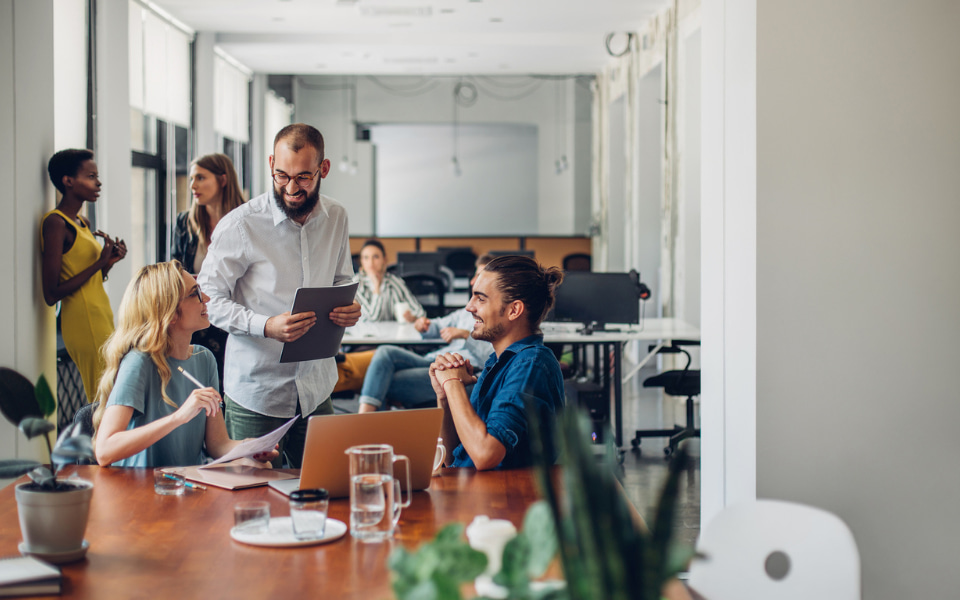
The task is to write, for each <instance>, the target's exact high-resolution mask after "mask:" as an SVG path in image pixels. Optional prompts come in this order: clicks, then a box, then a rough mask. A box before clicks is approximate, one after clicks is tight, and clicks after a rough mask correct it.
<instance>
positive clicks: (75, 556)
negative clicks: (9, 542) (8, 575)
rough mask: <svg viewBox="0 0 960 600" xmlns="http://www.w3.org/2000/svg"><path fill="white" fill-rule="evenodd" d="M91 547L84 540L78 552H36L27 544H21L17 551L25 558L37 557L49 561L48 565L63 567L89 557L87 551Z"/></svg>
mask: <svg viewBox="0 0 960 600" xmlns="http://www.w3.org/2000/svg"><path fill="white" fill-rule="evenodd" d="M89 547H90V542H88V541H87V540H83V543H82V544H81V545H80V547H79V548H77V549H76V550H68V551H66V552H34V551H33V550H31V549H30V548H29V547H28V546H27V543H26V542H20V545H19V546H17V550H19V551H20V554H22V555H24V556H35V557H37V558H41V559H43V560H45V561H47V562H48V563H52V564H55V565H62V564H66V563H71V562H74V561H78V560H80V559H81V558H83V557H84V556H86V555H87V549H88V548H89Z"/></svg>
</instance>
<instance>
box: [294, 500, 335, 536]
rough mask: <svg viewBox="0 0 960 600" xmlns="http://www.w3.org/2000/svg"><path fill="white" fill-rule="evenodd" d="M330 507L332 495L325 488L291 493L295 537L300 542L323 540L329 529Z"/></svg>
mask: <svg viewBox="0 0 960 600" xmlns="http://www.w3.org/2000/svg"><path fill="white" fill-rule="evenodd" d="M329 507H330V494H328V493H327V490H325V489H323V488H317V489H312V490H295V491H293V492H291V493H290V520H291V521H292V522H293V537H295V538H297V539H298V540H316V539H320V538H322V537H323V534H324V532H325V530H326V527H327V509H328V508H329Z"/></svg>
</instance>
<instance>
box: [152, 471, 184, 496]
mask: <svg viewBox="0 0 960 600" xmlns="http://www.w3.org/2000/svg"><path fill="white" fill-rule="evenodd" d="M184 484H185V481H184V479H183V471H182V470H180V469H171V468H169V467H157V468H156V469H154V470H153V491H154V492H156V493H158V494H160V495H161V496H182V495H183V487H184Z"/></svg>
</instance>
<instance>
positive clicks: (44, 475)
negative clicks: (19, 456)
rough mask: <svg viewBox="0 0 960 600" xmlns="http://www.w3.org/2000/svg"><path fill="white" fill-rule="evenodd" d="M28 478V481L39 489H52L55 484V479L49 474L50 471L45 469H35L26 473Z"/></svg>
mask: <svg viewBox="0 0 960 600" xmlns="http://www.w3.org/2000/svg"><path fill="white" fill-rule="evenodd" d="M27 475H29V476H30V479H31V480H33V482H34V483H35V484H37V485H39V486H40V487H43V488H48V489H52V488H53V486H55V485H56V483H57V478H56V477H54V475H53V473H51V472H50V469H48V468H46V467H37V468H36V469H34V470H32V471H30V472H29V473H27Z"/></svg>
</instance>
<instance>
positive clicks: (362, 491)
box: [346, 444, 412, 542]
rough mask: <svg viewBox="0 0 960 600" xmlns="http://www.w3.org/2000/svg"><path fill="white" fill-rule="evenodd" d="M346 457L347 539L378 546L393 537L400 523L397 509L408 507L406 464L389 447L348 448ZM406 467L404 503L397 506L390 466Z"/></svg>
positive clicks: (397, 494) (398, 496)
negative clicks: (348, 508) (348, 466)
mask: <svg viewBox="0 0 960 600" xmlns="http://www.w3.org/2000/svg"><path fill="white" fill-rule="evenodd" d="M346 453H347V455H348V456H349V457H350V535H352V536H353V537H355V538H357V539H359V540H361V541H364V542H381V541H383V540H386V539H389V538H391V537H393V532H394V530H395V529H396V527H397V523H398V522H399V521H400V509H401V508H406V507H408V506H410V500H411V493H412V488H411V487H410V460H409V459H408V458H407V457H406V456H402V455H397V456H394V454H393V446H390V445H389V444H370V445H365V446H352V447H350V448H348V449H347V450H346ZM398 460H402V461H404V463H405V464H406V467H407V490H408V491H407V501H406V502H401V499H402V498H401V493H400V480H399V479H396V478H395V477H394V475H393V463H395V462H396V461H398Z"/></svg>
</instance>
